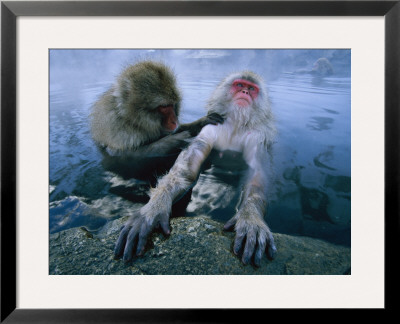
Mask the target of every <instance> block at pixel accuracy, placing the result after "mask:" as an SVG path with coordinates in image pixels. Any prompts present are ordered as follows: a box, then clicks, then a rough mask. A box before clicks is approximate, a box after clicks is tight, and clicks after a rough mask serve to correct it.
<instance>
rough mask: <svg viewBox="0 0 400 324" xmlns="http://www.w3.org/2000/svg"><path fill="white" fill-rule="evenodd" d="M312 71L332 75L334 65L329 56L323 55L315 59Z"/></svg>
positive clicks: (321, 74)
mask: <svg viewBox="0 0 400 324" xmlns="http://www.w3.org/2000/svg"><path fill="white" fill-rule="evenodd" d="M311 73H313V74H317V75H320V76H326V75H331V74H333V67H332V65H331V63H330V62H329V60H328V59H327V58H325V57H321V58H319V59H318V60H316V61H315V63H314V65H313V68H312V70H311Z"/></svg>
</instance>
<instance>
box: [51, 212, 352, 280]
mask: <svg viewBox="0 0 400 324" xmlns="http://www.w3.org/2000/svg"><path fill="white" fill-rule="evenodd" d="M125 220H126V217H123V218H119V219H116V220H113V221H110V222H108V223H107V224H106V225H105V226H104V227H103V228H102V229H101V230H99V231H98V232H90V231H88V230H87V229H86V228H84V227H76V228H71V229H67V230H64V231H61V232H58V233H55V234H51V235H50V239H49V241H50V242H49V250H50V255H49V274H50V275H312V274H314V275H349V274H350V271H351V263H350V262H351V255H350V248H348V247H344V246H338V245H334V244H330V243H327V242H324V241H322V240H318V239H313V238H309V237H300V236H291V235H285V234H279V233H274V238H275V243H276V246H277V249H278V253H277V255H276V258H275V259H274V260H272V261H271V260H268V259H267V258H266V257H264V258H263V260H262V263H261V266H260V267H259V268H255V267H253V266H251V265H246V266H245V265H243V264H242V263H241V261H240V259H239V258H238V257H236V256H235V255H234V254H233V252H232V242H233V239H234V233H231V232H224V231H223V230H222V227H223V224H221V223H219V222H216V221H214V220H212V219H211V218H209V217H208V216H196V217H177V218H173V219H171V235H170V236H169V237H168V238H165V237H164V236H163V235H162V234H161V233H157V232H156V233H154V234H153V235H152V239H151V240H150V242H149V248H148V250H147V251H146V253H145V255H144V256H143V257H141V258H138V259H136V260H134V261H133V262H131V263H129V264H125V263H124V262H123V261H122V260H115V259H114V255H113V249H114V245H115V241H116V239H117V237H118V235H119V231H120V228H121V226H122V224H123V223H124V221H125Z"/></svg>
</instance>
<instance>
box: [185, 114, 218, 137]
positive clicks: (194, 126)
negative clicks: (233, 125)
mask: <svg viewBox="0 0 400 324" xmlns="http://www.w3.org/2000/svg"><path fill="white" fill-rule="evenodd" d="M223 123H224V118H223V117H222V116H221V115H219V114H217V113H210V114H208V115H207V116H204V117H201V118H200V119H198V120H196V121H194V122H193V123H190V124H183V125H181V126H180V127H179V131H184V130H188V131H189V132H190V135H191V136H192V137H195V136H197V135H198V134H199V133H200V131H201V130H202V128H203V127H204V126H206V125H209V124H211V125H217V124H223Z"/></svg>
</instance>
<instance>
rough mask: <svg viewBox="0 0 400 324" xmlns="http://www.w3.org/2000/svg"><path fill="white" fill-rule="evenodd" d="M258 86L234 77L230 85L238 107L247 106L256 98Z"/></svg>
mask: <svg viewBox="0 0 400 324" xmlns="http://www.w3.org/2000/svg"><path fill="white" fill-rule="evenodd" d="M259 91H260V88H259V87H258V86H257V85H256V84H255V83H253V82H250V81H248V80H243V79H236V80H235V81H233V83H232V86H231V94H232V95H233V100H234V101H235V103H236V104H237V105H238V106H240V107H247V106H249V105H251V104H252V103H253V100H254V99H256V98H257V96H258V93H259Z"/></svg>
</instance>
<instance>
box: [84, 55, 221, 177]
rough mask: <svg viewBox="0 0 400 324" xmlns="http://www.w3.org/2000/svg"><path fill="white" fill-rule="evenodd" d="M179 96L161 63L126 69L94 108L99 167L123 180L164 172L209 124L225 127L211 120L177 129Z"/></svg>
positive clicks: (216, 118) (212, 117)
mask: <svg viewBox="0 0 400 324" xmlns="http://www.w3.org/2000/svg"><path fill="white" fill-rule="evenodd" d="M180 108H181V95H180V93H179V90H178V88H177V86H176V80H175V76H174V74H173V73H172V71H171V70H170V69H169V68H168V67H167V66H165V65H164V64H162V63H159V62H153V61H142V62H139V63H137V64H135V65H131V66H128V67H127V68H126V69H125V70H124V71H123V72H122V73H121V74H120V75H119V77H118V78H117V80H116V83H115V84H114V85H113V86H112V87H111V88H110V89H109V90H108V91H106V92H105V93H104V94H103V95H102V96H101V98H100V99H99V100H98V101H97V102H96V103H95V104H94V105H93V110H92V114H91V133H92V137H93V139H94V140H95V142H96V143H97V144H98V146H99V147H100V148H101V149H102V150H101V151H102V153H103V166H105V168H106V169H107V170H110V171H115V172H117V173H119V174H121V175H122V176H123V177H125V178H131V177H133V178H136V177H137V178H146V177H147V176H148V175H150V174H156V173H157V169H160V170H158V171H159V173H163V172H165V171H168V170H169V168H170V167H171V166H172V164H173V163H174V161H175V159H176V157H177V155H178V153H179V152H180V151H181V150H182V148H184V147H185V146H186V145H187V143H188V142H187V141H188V139H190V138H192V137H193V136H196V135H197V134H198V133H199V132H200V130H201V129H202V128H203V127H204V126H205V125H207V124H216V123H218V122H223V119H222V118H221V116H219V115H218V114H209V115H208V116H205V117H202V118H200V119H198V120H197V121H194V122H193V123H190V124H183V125H179V121H178V117H179V113H180Z"/></svg>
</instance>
